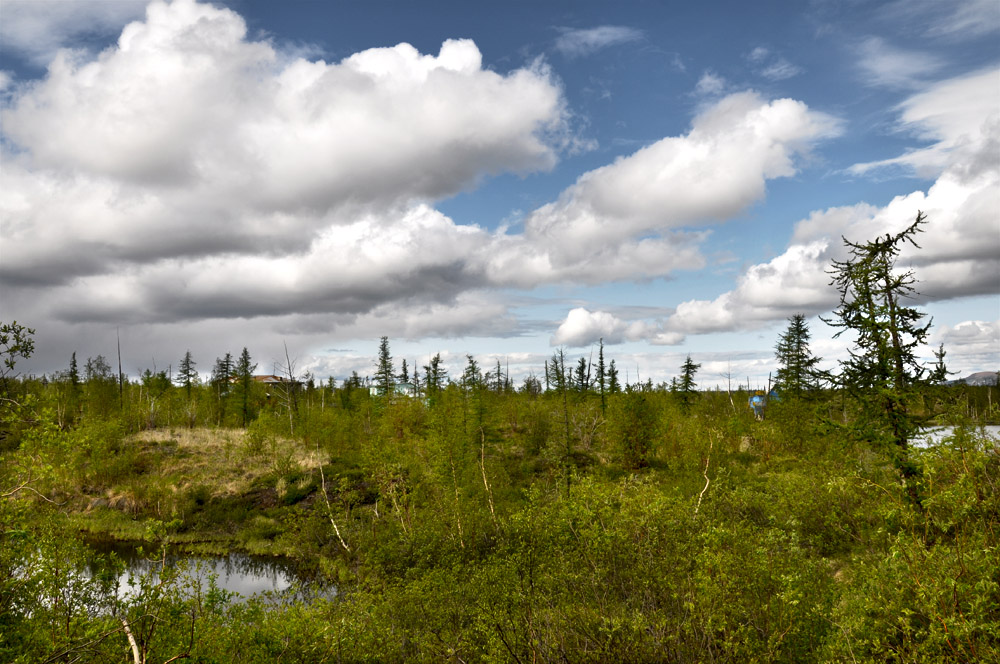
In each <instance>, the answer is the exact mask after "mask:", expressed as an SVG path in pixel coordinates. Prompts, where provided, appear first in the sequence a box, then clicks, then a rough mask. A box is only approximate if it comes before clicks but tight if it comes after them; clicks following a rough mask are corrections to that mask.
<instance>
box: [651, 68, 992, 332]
mask: <svg viewBox="0 0 1000 664" xmlns="http://www.w3.org/2000/svg"><path fill="white" fill-rule="evenodd" d="M998 76H1000V71H998V70H996V69H990V70H988V71H982V72H977V73H975V74H973V75H968V76H963V77H959V78H957V79H954V80H948V81H944V82H942V83H939V84H937V85H935V86H933V87H932V88H930V89H928V90H927V91H925V92H922V93H920V94H918V95H915V96H913V97H911V98H910V99H908V100H907V101H906V102H905V103H904V104H903V105H902V109H903V114H902V118H901V120H900V122H901V125H902V127H903V128H904V129H906V130H908V131H917V132H919V133H920V135H921V136H922V137H923V138H925V139H929V140H930V144H929V145H928V146H927V147H925V148H922V149H920V150H916V151H913V152H908V153H906V154H904V155H902V156H899V157H894V158H891V159H887V160H884V161H881V162H873V163H869V164H858V165H856V166H854V167H853V169H852V170H853V171H854V172H855V173H858V174H863V173H866V172H869V171H871V170H873V169H877V168H886V167H893V168H909V169H914V170H918V171H921V172H925V173H926V169H933V172H934V173H935V175H936V177H937V179H936V181H935V182H934V184H933V185H932V186H931V187H930V188H928V190H927V191H926V192H925V191H919V190H918V191H914V192H912V193H910V194H907V195H902V196H897V197H895V198H894V199H893V200H892V201H891V202H890V203H888V204H887V205H885V206H882V207H878V206H873V205H869V204H865V203H859V204H856V205H852V206H843V207H837V208H830V209H827V210H819V211H816V212H813V213H812V214H811V215H810V216H809V217H808V218H806V219H804V220H802V221H800V222H799V223H798V224H797V225H796V228H795V231H794V234H793V237H792V240H791V243H790V244H789V246H788V248H787V249H786V251H785V252H784V253H782V254H781V255H779V256H776V257H775V258H773V259H771V260H770V261H768V262H767V263H762V264H759V265H755V266H751V267H750V268H748V269H747V270H746V271H745V272H744V273H743V274H742V275H741V276H740V278H739V279H738V281H737V285H736V288H735V289H733V290H732V291H729V292H726V293H723V294H722V295H720V296H718V297H717V298H715V299H714V300H690V301H687V302H683V303H681V304H680V305H678V307H677V311H676V313H675V314H674V315H673V316H672V317H671V318H670V319H669V320H668V321H667V328H668V329H670V330H672V331H675V332H678V333H683V334H692V333H703V332H712V331H723V330H737V329H747V328H752V327H756V326H760V325H764V324H767V323H770V322H773V321H776V320H780V319H782V318H785V317H787V316H788V315H790V314H791V313H795V312H803V313H808V314H814V313H821V312H824V311H828V310H829V309H830V308H831V307H832V306H833V305H835V304H836V301H837V294H836V292H834V290H833V289H832V287H831V286H830V276H829V275H828V274H827V270H828V269H829V266H830V265H831V261H833V260H834V259H837V260H843V259H844V258H845V257H846V252H845V248H844V244H843V242H842V239H841V238H842V237H844V238H847V239H849V240H851V241H854V242H864V241H867V240H869V239H872V238H874V237H875V236H876V235H880V234H885V233H887V232H897V231H899V230H901V229H902V228H904V227H905V226H906V225H908V224H909V223H912V221H913V220H914V218H915V217H916V214H917V212H918V211H923V212H924V213H925V214H926V215H927V219H928V223H927V224H926V226H925V232H924V233H922V234H921V235H920V236H919V237H918V238H917V240H918V242H919V244H920V248H914V247H909V246H907V247H906V248H905V249H904V250H903V253H902V255H901V257H900V261H899V265H900V267H901V268H911V267H912V268H913V269H914V271H915V273H916V276H917V278H918V280H919V282H920V283H919V292H920V298H919V299H920V301H924V302H926V301H934V300H946V299H950V298H957V297H966V296H976V295H986V294H996V293H997V292H998V282H997V278H996V275H997V274H1000V242H998V241H997V210H1000V151H998V149H997V146H998V145H1000V109H998V108H997V106H996V103H995V96H994V95H993V94H992V93H990V92H988V91H990V90H993V89H995V85H996V81H997V78H998Z"/></svg>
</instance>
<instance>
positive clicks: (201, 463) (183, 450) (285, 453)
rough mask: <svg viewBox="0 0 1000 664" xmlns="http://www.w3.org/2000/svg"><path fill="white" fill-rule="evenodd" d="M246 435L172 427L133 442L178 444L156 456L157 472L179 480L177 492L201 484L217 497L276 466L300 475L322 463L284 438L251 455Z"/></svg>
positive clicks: (270, 441) (239, 490) (144, 434)
mask: <svg viewBox="0 0 1000 664" xmlns="http://www.w3.org/2000/svg"><path fill="white" fill-rule="evenodd" d="M245 436H246V434H245V432H244V431H243V430H240V429H212V428H196V429H181V428H173V429H153V430H148V431H143V432H141V433H138V434H136V435H135V437H134V439H135V440H136V441H137V442H139V443H141V444H144V445H148V446H157V447H160V446H170V447H174V446H176V447H174V449H173V451H171V452H169V453H165V454H161V455H160V460H159V464H160V467H159V469H158V474H159V475H161V476H168V477H177V478H183V480H180V482H181V483H180V484H179V485H177V486H176V487H175V488H176V489H180V490H184V489H187V488H188V487H190V486H193V485H204V486H207V487H209V489H210V490H211V492H212V494H213V495H215V496H227V495H230V496H231V495H237V494H240V493H243V492H244V491H246V489H247V488H248V487H249V486H250V485H251V484H253V482H254V481H255V480H257V479H258V478H260V477H262V476H263V475H266V474H268V473H270V472H271V471H273V470H274V469H275V468H276V466H277V464H279V463H280V464H282V465H284V466H285V467H286V468H292V467H297V468H298V469H300V470H303V471H305V470H311V469H315V468H318V467H319V466H320V464H321V463H322V461H321V458H320V456H319V454H317V452H316V451H315V450H313V449H307V448H306V447H305V446H304V445H303V444H302V443H301V442H298V441H294V440H290V439H287V438H277V437H274V438H269V439H268V440H267V443H266V444H265V445H263V446H262V450H261V451H260V452H259V453H257V454H251V453H249V451H248V446H247V444H246V441H245Z"/></svg>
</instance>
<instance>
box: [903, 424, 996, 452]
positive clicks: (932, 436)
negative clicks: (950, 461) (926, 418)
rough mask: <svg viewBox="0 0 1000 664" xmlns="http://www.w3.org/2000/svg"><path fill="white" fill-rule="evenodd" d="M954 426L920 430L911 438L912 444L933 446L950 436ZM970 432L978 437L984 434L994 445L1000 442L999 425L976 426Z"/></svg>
mask: <svg viewBox="0 0 1000 664" xmlns="http://www.w3.org/2000/svg"><path fill="white" fill-rule="evenodd" d="M954 430H955V427H934V428H931V429H926V430H924V431H922V432H920V433H919V434H918V435H917V436H916V437H915V438H914V440H913V445H915V446H916V447H933V446H934V445H938V444H940V443H941V442H942V441H944V439H945V438H947V437H949V436H951V434H952V432H953V431H954ZM972 433H973V434H974V435H975V436H976V437H977V438H978V437H980V435H982V434H985V435H986V437H987V438H988V439H990V440H992V442H993V444H994V445H997V444H998V443H1000V425H997V424H989V425H986V426H983V427H981V428H979V427H977V428H976V429H973V430H972Z"/></svg>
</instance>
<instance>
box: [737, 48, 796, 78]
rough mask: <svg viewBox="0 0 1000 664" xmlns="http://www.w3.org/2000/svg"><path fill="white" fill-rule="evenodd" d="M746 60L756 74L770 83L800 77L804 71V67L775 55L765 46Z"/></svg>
mask: <svg viewBox="0 0 1000 664" xmlns="http://www.w3.org/2000/svg"><path fill="white" fill-rule="evenodd" d="M746 58H747V60H748V61H749V62H750V64H751V66H752V67H753V71H754V73H755V74H757V75H758V76H763V77H764V78H766V79H768V80H770V81H783V80H785V79H788V78H792V77H793V76H798V75H799V74H801V73H802V72H803V71H804V70H803V69H802V67H799V66H798V65H795V64H792V63H791V62H789V61H788V60H787V59H786V58H784V57H782V56H780V55H778V54H776V53H773V52H772V51H771V50H770V49H769V48H767V47H764V46H758V47H756V48H754V49H753V50H752V51H750V53H748V54H747V56H746Z"/></svg>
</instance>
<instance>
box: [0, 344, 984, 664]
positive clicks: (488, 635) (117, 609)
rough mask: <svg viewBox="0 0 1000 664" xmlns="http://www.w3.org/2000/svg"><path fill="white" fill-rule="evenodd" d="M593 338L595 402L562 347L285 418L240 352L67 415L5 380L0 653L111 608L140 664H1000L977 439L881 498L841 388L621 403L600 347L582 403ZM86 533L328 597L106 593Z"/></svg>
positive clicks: (96, 636) (182, 587)
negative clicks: (518, 385) (271, 568)
mask: <svg viewBox="0 0 1000 664" xmlns="http://www.w3.org/2000/svg"><path fill="white" fill-rule="evenodd" d="M601 356H602V354H599V355H598V358H597V359H598V364H597V366H598V374H597V378H596V380H595V382H594V389H593V390H585V391H576V390H573V389H571V387H570V381H569V377H568V374H569V373H570V371H569V370H568V369H567V367H566V366H565V355H564V354H563V353H561V352H557V353H556V354H555V356H554V357H553V358H552V361H551V363H550V364H549V376H548V378H549V382H550V387H551V388H553V389H550V390H549V391H541V390H540V389H539V390H534V389H525V390H521V391H518V392H514V391H512V390H509V389H507V386H506V385H507V381H506V380H503V379H502V372H501V371H500V367H497V368H496V372H495V373H493V372H492V371H491V373H490V374H489V376H490V379H489V380H487V379H486V378H485V377H482V376H480V374H479V371H478V364H476V363H475V362H474V360H473V361H472V362H470V363H469V364H470V366H471V367H472V368H473V370H472V371H471V372H470V373H469V376H468V377H467V379H466V380H465V385H464V386H462V385H459V384H457V383H456V384H450V385H445V383H444V381H445V379H444V377H443V371H442V370H441V367H440V360H438V364H437V368H436V369H435V366H434V360H433V359H432V360H431V362H430V363H429V364H428V366H427V367H425V369H427V370H428V371H427V375H428V376H430V377H431V380H429V381H427V386H428V395H429V396H428V398H427V399H426V400H424V399H419V398H416V399H411V398H403V397H400V398H398V399H392V400H380V399H378V398H372V397H370V396H369V393H368V391H367V390H366V389H364V388H362V387H361V386H360V384H359V383H356V382H355V381H352V380H350V379H348V380H346V381H344V382H343V383H342V385H341V387H340V388H339V389H334V388H333V387H332V386H328V387H326V388H316V389H313V390H308V389H306V390H303V391H302V392H301V393H300V395H299V399H300V401H299V405H298V408H297V409H296V410H295V411H294V412H292V413H291V415H289V413H287V412H286V411H285V410H282V408H283V406H282V404H280V403H279V404H275V403H271V402H269V401H268V400H267V399H265V398H264V397H263V394H262V392H261V391H259V390H260V386H259V385H254V384H252V383H251V384H250V385H249V388H248V389H247V390H246V391H245V392H241V384H240V380H241V379H242V378H241V377H245V376H247V375H249V376H251V377H252V373H250V372H252V371H253V369H252V366H253V363H252V362H251V361H250V359H249V353H246V352H245V351H244V357H243V358H242V359H243V362H242V364H243V371H242V373H241V372H240V371H239V370H238V369H237V368H233V369H232V370H231V371H230V370H229V369H226V368H225V365H226V362H225V361H222V362H221V365H220V363H217V368H219V370H218V371H217V372H214V373H215V379H214V380H213V382H212V383H211V384H206V385H199V384H192V386H191V397H190V399H188V398H187V395H186V393H185V390H182V389H179V388H177V387H171V386H170V384H169V381H168V382H167V384H166V385H163V384H162V383H163V381H162V380H161V379H160V378H161V377H160V375H159V374H158V373H155V372H149V373H148V375H146V376H144V380H143V381H142V382H141V383H135V384H132V385H126V386H125V391H124V406H123V408H122V409H121V410H120V411H119V410H118V409H117V408H113V409H111V410H110V411H109V412H107V413H104V412H102V411H101V409H99V408H96V407H92V402H91V401H90V400H89V397H87V399H83V397H81V399H82V400H83V401H84V403H83V406H84V407H83V408H82V409H81V411H80V412H79V414H78V416H76V417H72V418H70V417H67V416H66V407H65V403H64V400H65V399H67V398H68V392H67V390H66V387H67V386H68V385H71V384H72V383H71V381H70V380H66V381H65V382H63V383H61V384H60V383H59V382H58V381H53V382H52V383H50V384H49V385H47V386H45V385H42V384H41V383H40V382H31V381H25V380H23V379H22V380H19V381H18V382H17V385H16V388H17V389H18V390H20V391H21V393H22V394H23V395H24V397H25V398H24V399H23V403H22V408H21V410H20V411H19V415H18V417H19V422H20V423H21V424H20V426H21V427H22V436H21V439H20V444H19V446H18V447H17V448H16V449H14V448H10V449H6V450H4V451H3V452H0V454H2V458H0V461H2V463H0V661H13V662H37V661H46V660H52V661H59V660H60V659H63V660H72V659H73V658H74V657H79V658H80V661H95V662H103V661H131V659H132V654H131V653H132V650H131V646H130V644H129V642H128V639H127V637H126V634H125V631H124V625H123V623H122V622H121V621H120V619H121V618H124V619H125V620H126V622H127V624H128V625H129V629H130V630H131V631H132V632H133V635H134V637H135V640H136V646H137V648H138V649H139V650H140V651H141V653H143V654H145V656H146V657H147V660H148V661H167V660H169V659H171V658H177V657H180V658H184V659H190V660H191V661H202V662H229V661H235V662H270V661H278V660H280V661H302V662H337V661H373V662H375V661H377V662H422V661H426V662H438V661H443V660H444V661H464V662H518V661H520V662H529V661H535V662H545V661H551V662H555V661H574V662H607V661H642V662H657V661H669V662H698V661H706V660H707V659H711V660H713V661H716V662H744V661H774V662H810V661H817V662H818V661H857V662H862V661H866V662H881V661H914V662H921V661H927V662H931V661H934V662H938V661H945V662H947V661H954V662H965V661H992V660H995V659H997V658H998V657H1000V645H998V639H997V637H996V636H995V635H996V634H997V633H1000V624H998V618H997V616H998V615H1000V577H998V576H997V567H996V564H995V557H996V555H995V554H996V552H997V551H998V550H1000V542H998V537H997V533H1000V523H998V521H997V520H998V517H997V514H1000V492H998V487H997V480H996V478H997V477H1000V460H998V459H1000V457H998V455H997V453H996V444H995V442H990V441H987V440H985V439H984V438H983V436H982V435H981V434H980V433H977V432H976V431H975V430H974V429H973V428H971V426H965V427H959V428H958V429H956V430H955V433H954V434H953V435H952V436H951V437H950V438H948V439H947V440H946V441H945V442H944V443H943V444H940V445H936V446H933V447H929V448H927V449H926V450H922V449H913V450H911V451H910V460H911V462H912V463H913V464H915V465H916V467H917V472H915V473H914V475H913V476H912V479H911V481H910V482H908V484H907V485H906V486H903V485H901V484H900V483H899V482H898V481H896V480H897V479H898V472H897V470H896V468H895V466H894V464H893V462H892V458H891V456H889V455H887V454H885V452H884V450H882V449H880V448H878V447H877V446H872V445H870V444H865V443H862V442H859V441H858V440H857V437H856V436H853V435H845V434H844V429H843V428H840V427H836V426H832V425H831V422H834V421H838V422H846V423H847V424H849V425H850V426H851V427H852V428H854V427H856V426H857V425H858V420H863V419H864V417H865V414H864V413H861V412H860V411H861V406H860V405H859V404H858V403H856V402H855V401H854V400H852V399H843V393H841V392H838V391H832V390H817V391H815V393H814V394H812V395H811V398H810V399H808V400H805V399H803V400H797V399H785V400H783V401H782V402H780V403H777V404H772V405H771V409H770V410H769V416H768V419H767V420H766V421H763V422H757V421H755V420H754V419H753V417H752V414H751V413H750V412H749V411H748V410H747V409H746V408H736V407H735V406H734V402H735V403H740V404H741V405H742V403H744V402H745V399H746V394H740V393H735V394H733V395H729V394H727V393H726V392H710V391H706V392H701V393H697V392H695V394H697V395H698V396H697V406H696V407H695V406H694V404H693V403H692V404H688V405H690V411H687V410H686V408H687V407H688V405H686V404H685V403H683V402H682V401H681V400H680V399H679V398H678V397H677V395H674V394H670V393H668V392H666V391H665V390H663V389H662V388H661V389H653V388H651V387H648V386H646V387H644V388H643V389H636V388H632V389H626V390H625V391H624V392H618V391H616V390H613V389H612V381H611V370H610V369H611V364H609V365H608V367H607V374H606V376H605V378H606V380H607V381H608V382H607V385H606V388H605V394H604V399H603V404H604V409H602V400H601V395H600V376H601V371H600V366H601ZM688 361H689V362H690V358H689V360H688ZM685 364H687V362H686V363H685ZM691 364H692V365H693V366H692V367H691V369H690V371H689V373H690V377H691V382H692V391H693V390H694V387H695V386H694V385H693V380H694V373H695V371H696V370H697V365H695V364H694V363H693V362H692V363H691ZM95 367H96V364H95V363H91V368H92V371H91V372H90V373H91V376H90V378H91V379H92V380H94V381H97V382H99V381H100V380H101V376H100V374H101V371H99V370H96V369H95ZM435 372H436V373H435ZM232 375H235V376H237V378H236V382H235V383H234V382H230V381H229V379H228V378H226V376H232ZM435 376H436V378H435ZM163 378H165V376H163ZM584 379H586V375H585V374H584ZM435 381H437V382H438V384H437V388H436V389H435V390H434V391H433V395H432V396H431V394H432V393H431V387H430V386H431V384H432V383H434V382H435ZM89 382H90V381H81V386H80V387H81V390H82V391H83V392H86V391H87V390H89V389H90V386H89V385H88V383H89ZM575 382H576V383H579V382H580V381H579V380H577V381H575ZM588 383H589V381H588ZM463 387H464V389H463ZM116 396H117V395H116ZM919 396H921V397H922V398H924V401H923V402H920V403H921V407H922V408H924V409H925V410H926V412H927V413H935V414H937V415H938V416H939V417H941V418H942V419H947V420H949V421H954V422H958V423H964V424H967V425H968V424H972V423H974V420H971V419H970V418H971V416H972V415H974V414H976V413H979V414H980V415H982V414H986V413H989V412H993V411H994V410H995V409H993V408H991V407H992V405H993V404H992V397H991V393H989V392H986V391H984V390H980V391H976V390H972V389H971V388H965V387H948V386H940V385H939V386H935V387H934V388H933V391H927V392H924V393H921V394H920V395H919ZM244 398H245V399H246V401H245V403H246V408H247V411H246V413H247V417H246V419H244V417H242V409H243V403H244V401H243V400H244ZM227 399H228V400H229V408H228V409H223V408H221V404H222V403H225V401H226V400H227ZM731 400H732V401H731ZM188 401H191V402H197V403H199V404H202V405H203V406H200V407H199V409H198V410H197V413H196V416H197V418H198V419H197V424H198V426H196V427H195V428H194V429H188V428H187V426H186V425H187V424H188V420H187V414H186V412H185V410H184V408H185V404H186V403H187V402H188ZM272 401H275V400H272ZM213 404H214V405H213ZM227 413H228V414H227ZM854 418H858V419H857V420H856V419H854ZM227 420H228V422H227ZM220 421H221V422H222V423H223V424H224V425H225V424H227V423H228V424H229V425H230V426H239V425H241V424H243V423H244V422H245V424H246V428H245V429H235V430H234V429H230V428H226V427H225V426H222V427H218V428H216V427H217V425H218V423H219V422H220ZM910 486H913V487H914V488H915V490H916V491H918V492H919V494H920V495H921V497H922V502H921V506H920V507H918V506H917V505H916V504H915V503H913V502H912V501H911V500H910V499H909V497H908V489H909V487H910ZM567 487H569V488H570V489H571V490H567ZM80 531H88V532H92V533H98V534H101V533H103V534H106V535H108V536H113V537H118V538H136V539H142V540H144V542H145V544H144V546H147V547H148V548H149V549H150V550H154V551H157V550H160V545H161V544H162V543H164V542H167V541H169V542H170V543H172V545H173V546H175V547H180V548H182V549H183V550H186V551H202V552H203V551H207V550H212V551H218V552H226V551H230V550H243V551H248V552H257V553H267V554H275V555H279V554H280V555H285V556H291V557H295V558H297V559H299V561H301V563H302V564H303V565H304V566H306V567H308V568H309V569H312V570H316V571H317V573H318V574H321V575H325V578H326V579H327V580H332V581H333V582H334V583H335V584H336V585H337V587H338V595H337V596H336V597H335V598H322V599H304V600H302V601H296V602H289V603H285V604H281V603H278V604H274V603H268V602H267V601H265V600H263V599H261V600H252V601H249V602H234V601H232V599H231V598H229V597H227V596H226V595H225V593H221V592H220V591H218V589H215V588H213V587H212V586H211V584H210V583H206V582H198V581H197V580H196V578H195V577H194V576H193V575H191V574H189V573H188V571H187V570H185V569H184V568H183V567H180V568H171V569H166V570H162V571H163V572H164V573H162V574H160V575H157V576H153V575H149V576H145V577H140V576H137V577H136V579H135V583H136V588H137V589H138V591H137V593H136V594H134V595H131V596H129V597H120V596H116V595H115V594H114V592H113V585H114V584H113V578H114V575H113V574H110V572H108V571H107V570H110V571H114V570H115V569H120V567H116V566H118V565H119V564H118V563H117V562H115V561H114V560H113V559H111V560H104V561H103V562H102V563H101V565H99V566H97V567H99V568H100V570H106V571H105V572H100V570H97V571H98V572H99V573H98V574H91V575H89V576H88V574H90V572H89V571H88V573H87V574H84V573H83V572H84V571H85V570H91V567H88V562H91V561H95V560H97V557H96V556H95V554H94V553H93V552H92V551H89V550H88V549H87V548H86V547H85V546H84V545H83V544H82V543H81V541H80V539H79V537H78V534H79V532H80ZM97 567H95V568H94V569H97ZM175 661H176V660H175Z"/></svg>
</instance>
